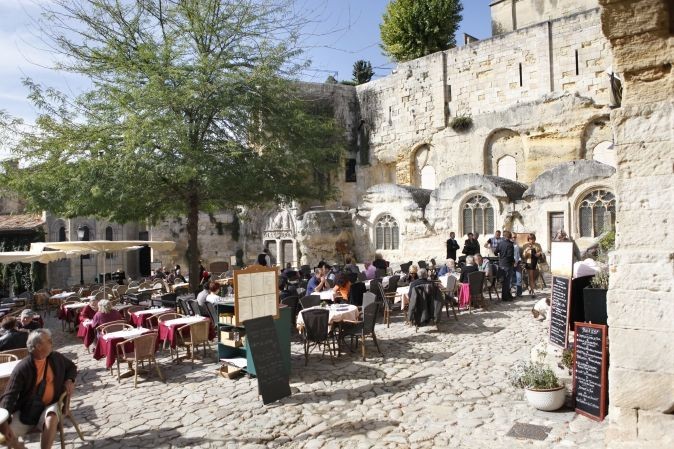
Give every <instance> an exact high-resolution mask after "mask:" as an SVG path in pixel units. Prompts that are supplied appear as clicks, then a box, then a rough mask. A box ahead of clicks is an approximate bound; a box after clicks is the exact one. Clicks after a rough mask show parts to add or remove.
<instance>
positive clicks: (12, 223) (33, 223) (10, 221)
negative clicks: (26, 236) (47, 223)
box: [0, 214, 44, 232]
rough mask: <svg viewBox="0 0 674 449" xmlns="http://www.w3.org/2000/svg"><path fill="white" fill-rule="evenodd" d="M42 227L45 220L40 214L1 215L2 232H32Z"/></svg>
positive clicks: (0, 229)
mask: <svg viewBox="0 0 674 449" xmlns="http://www.w3.org/2000/svg"><path fill="white" fill-rule="evenodd" d="M42 225H44V220H43V219H42V215H38V214H14V215H0V232H6V231H32V230H33V229H36V228H39V227H41V226H42Z"/></svg>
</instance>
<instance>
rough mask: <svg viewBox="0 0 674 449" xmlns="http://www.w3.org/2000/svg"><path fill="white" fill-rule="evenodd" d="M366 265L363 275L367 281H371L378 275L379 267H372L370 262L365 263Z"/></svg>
mask: <svg viewBox="0 0 674 449" xmlns="http://www.w3.org/2000/svg"><path fill="white" fill-rule="evenodd" d="M364 265H365V271H363V274H364V275H365V279H367V280H370V281H371V280H372V279H374V277H375V276H376V275H377V267H375V266H374V265H372V263H370V262H365V263H364Z"/></svg>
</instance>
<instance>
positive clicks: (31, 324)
mask: <svg viewBox="0 0 674 449" xmlns="http://www.w3.org/2000/svg"><path fill="white" fill-rule="evenodd" d="M36 317H37V313H35V312H33V311H32V310H30V309H24V310H23V311H22V312H21V316H20V318H19V330H23V331H34V330H35V329H39V328H40V322H39V320H36V319H35V318H36Z"/></svg>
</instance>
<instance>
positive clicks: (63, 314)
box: [59, 302, 89, 324]
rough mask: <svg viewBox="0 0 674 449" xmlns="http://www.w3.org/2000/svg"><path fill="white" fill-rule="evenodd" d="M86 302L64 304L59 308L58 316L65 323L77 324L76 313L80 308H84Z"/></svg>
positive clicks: (77, 313)
mask: <svg viewBox="0 0 674 449" xmlns="http://www.w3.org/2000/svg"><path fill="white" fill-rule="evenodd" d="M87 304H89V303H88V302H74V303H72V304H64V305H62V306H61V307H60V308H59V318H60V319H61V320H63V321H65V322H66V323H75V324H77V315H79V311H80V309H82V308H84V307H85V306H86V305H87Z"/></svg>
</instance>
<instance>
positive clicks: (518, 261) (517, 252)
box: [510, 232, 522, 298]
mask: <svg viewBox="0 0 674 449" xmlns="http://www.w3.org/2000/svg"><path fill="white" fill-rule="evenodd" d="M510 240H511V241H512V242H513V255H514V257H515V288H516V290H517V291H516V292H515V296H516V297H518V298H521V297H522V248H520V245H518V244H517V234H515V233H514V232H513V233H512V238H511V239H510Z"/></svg>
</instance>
